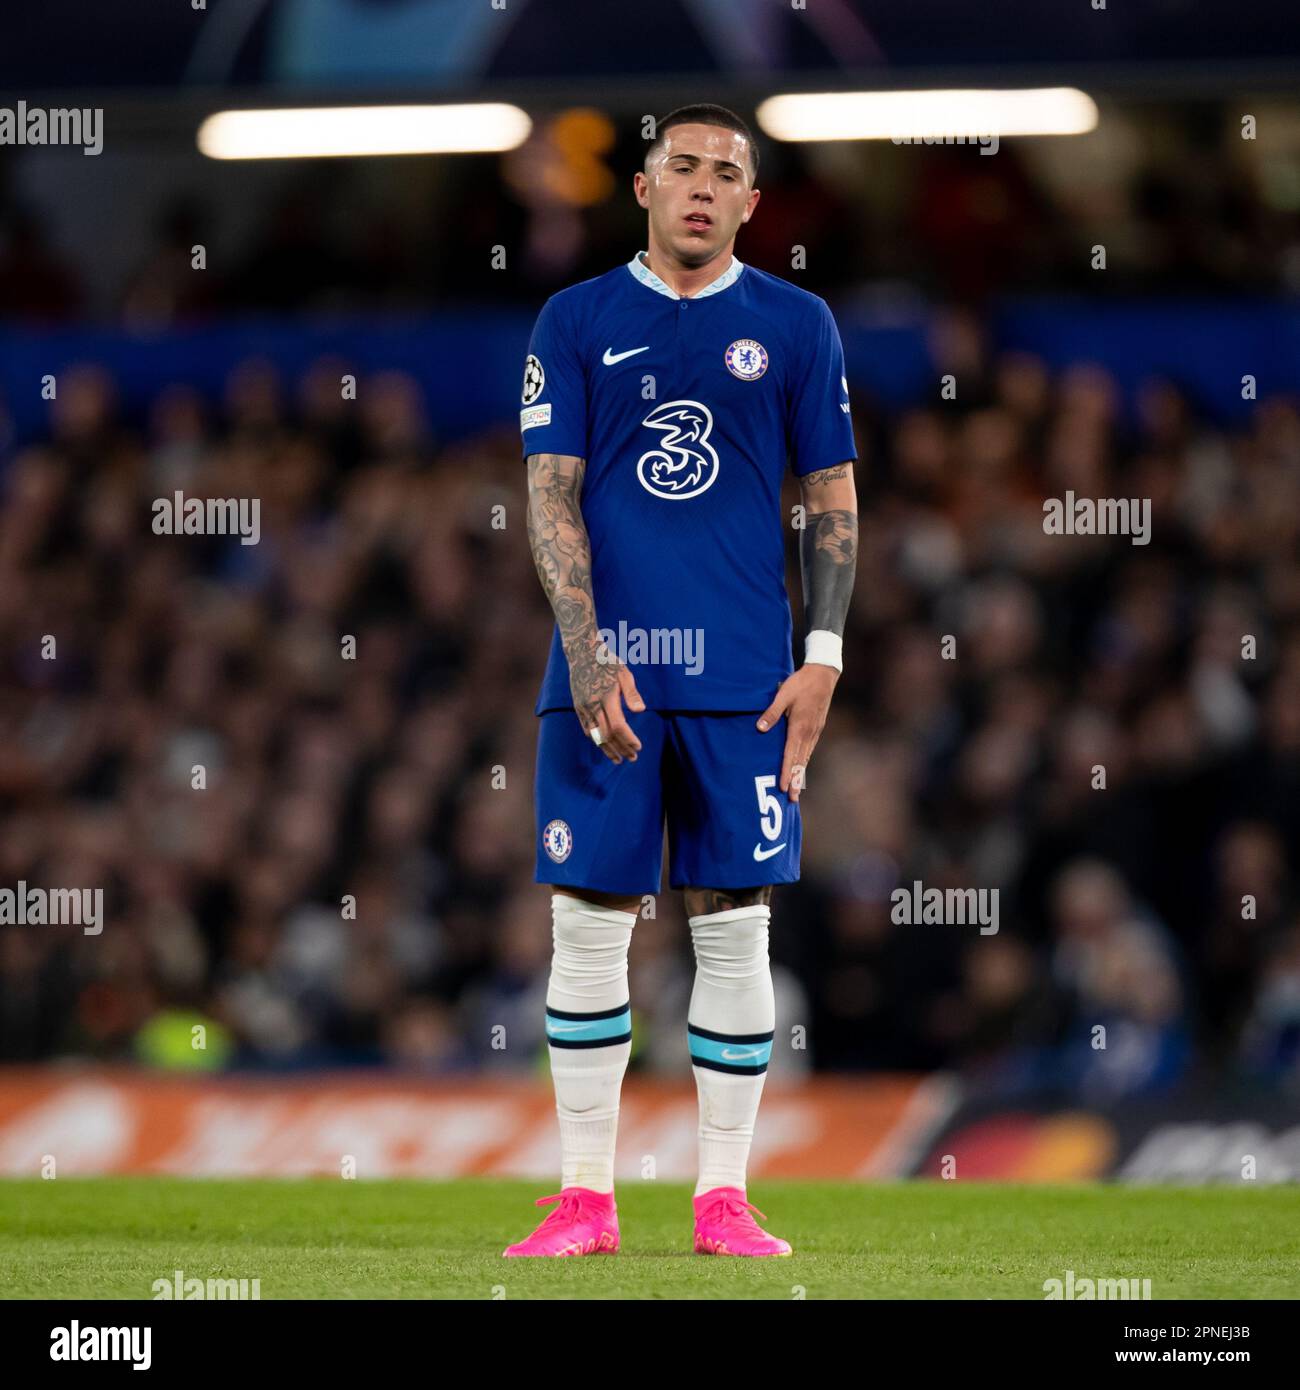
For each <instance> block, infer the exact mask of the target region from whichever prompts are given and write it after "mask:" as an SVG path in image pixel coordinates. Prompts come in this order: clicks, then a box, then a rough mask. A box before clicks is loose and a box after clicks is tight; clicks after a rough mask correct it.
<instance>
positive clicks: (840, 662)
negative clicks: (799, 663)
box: [803, 627, 844, 671]
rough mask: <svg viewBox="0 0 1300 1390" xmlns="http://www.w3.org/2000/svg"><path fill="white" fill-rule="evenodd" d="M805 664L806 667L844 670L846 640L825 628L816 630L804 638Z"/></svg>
mask: <svg viewBox="0 0 1300 1390" xmlns="http://www.w3.org/2000/svg"><path fill="white" fill-rule="evenodd" d="M803 664H804V665H805V666H808V665H814V666H833V667H834V668H835V669H836V670H837V671H843V670H844V638H843V637H841V636H839V635H838V633H834V632H828V631H827V630H826V629H825V628H820V627H819V628H814V629H813V631H812V632H810V633H809V634H808V636H807V637H805V638H804V643H803Z"/></svg>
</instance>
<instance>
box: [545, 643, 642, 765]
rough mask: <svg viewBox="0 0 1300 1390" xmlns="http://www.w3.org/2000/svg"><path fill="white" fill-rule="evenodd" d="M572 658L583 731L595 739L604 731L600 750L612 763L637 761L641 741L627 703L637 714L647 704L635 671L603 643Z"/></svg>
mask: <svg viewBox="0 0 1300 1390" xmlns="http://www.w3.org/2000/svg"><path fill="white" fill-rule="evenodd" d="M565 655H566V656H567V657H568V658H569V688H570V690H571V691H572V692H573V709H574V713H575V714H577V716H578V722H579V723H580V724H581V725H582V731H583V733H585V734H586V735H587V737H588V738H591V731H592V730H593V729H597V730H599V732H600V751H601V752H602V753H603V754H604V755H605V756H606V757H607V758H608V759H609V760H610V762H612V763H621V762H622V761H623V759H624V758H627V759H628V761H629V762H636V755H637V753H638V751H639V750H640V748H641V740H640V739H639V738H637V736H636V735H635V734H634V733H633V732H632V729H631V726H630V725H629V724H628V722H627V717H626V715H625V714H624V713H623V702H624V701H625V700H626V701H627V707H628V709H630V710H633V711H634V712H636V713H638V714H639V713H640V712H641V711H642V710H643V709H645V701H644V700H643V699H642V698H641V696H640V694H639V693H638V692H637V688H636V681H634V680H633V679H632V672H631V671H629V670H628V669H627V667H626V666H624V665H623V663H622V662H621V661H620V660H619V659H618V658H617V657H616V656H615V655H614V654H613V652H611V651H610V650H609V648H608V647H607V646H606V645H605V644H604V643H603V642H599V641H598V642H594V643H588V644H586V645H584V646H582V647H581V648H578V649H575V650H574V651H566V652H565Z"/></svg>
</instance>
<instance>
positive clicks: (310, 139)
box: [198, 102, 533, 159]
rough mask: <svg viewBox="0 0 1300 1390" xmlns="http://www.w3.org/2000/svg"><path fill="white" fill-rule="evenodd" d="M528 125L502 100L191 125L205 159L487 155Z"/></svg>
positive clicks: (245, 114) (248, 115)
mask: <svg viewBox="0 0 1300 1390" xmlns="http://www.w3.org/2000/svg"><path fill="white" fill-rule="evenodd" d="M532 125H533V123H532V121H531V120H529V118H528V116H527V114H526V113H525V112H523V111H521V110H520V109H519V107H517V106H510V105H508V104H506V103H504V102H476V103H473V104H463V105H450V106H319V107H294V108H271V109H267V110H261V111H217V112H215V113H214V114H213V115H211V116H209V117H208V118H207V119H206V120H205V121H204V122H203V124H202V125H201V126H200V127H199V133H198V146H199V149H200V151H201V152H202V153H203V154H205V155H207V156H208V158H209V159H339V158H349V157H360V156H367V155H370V156H374V155H397V154H492V153H495V152H497V151H500V150H512V149H514V148H515V147H516V146H517V145H522V144H523V142H524V141H525V140H526V139H527V138H528V133H529V131H531V130H532Z"/></svg>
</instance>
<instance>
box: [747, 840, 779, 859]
mask: <svg viewBox="0 0 1300 1390" xmlns="http://www.w3.org/2000/svg"><path fill="white" fill-rule="evenodd" d="M784 848H785V841H784V840H782V841H781V843H780V844H779V845H774V846H773V847H772V848H771V849H764V848H763V847H762V845H755V846H754V858H755V859H756V860H758V862H759V863H760V864H761V863H762V862H763V860H764V859H771V857H772V856H773V855H774V854H778V853H779V852H780V851H781V850H783V849H784Z"/></svg>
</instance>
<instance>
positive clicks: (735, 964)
mask: <svg viewBox="0 0 1300 1390" xmlns="http://www.w3.org/2000/svg"><path fill="white" fill-rule="evenodd" d="M771 915H772V913H771V909H770V908H769V907H765V906H762V905H758V906H754V907H734V908H730V909H728V910H727V911H726V912H711V913H708V914H707V915H705V916H701V917H692V918H691V919H690V926H691V943H692V945H693V946H694V947H695V988H694V990H693V991H692V993H691V1005H690V1009H689V1011H688V1013H687V1039H688V1041H689V1043H690V1049H691V1062H692V1070H693V1071H694V1073H695V1087H696V1091H697V1092H698V1094H699V1099H700V1130H699V1135H700V1174H699V1181H698V1182H697V1183H696V1184H695V1195H696V1196H697V1197H698V1196H700V1194H701V1193H704V1192H708V1191H709V1190H710V1189H712V1188H715V1187H739V1188H741V1189H742V1190H743V1189H744V1186H745V1165H746V1164H747V1163H748V1161H749V1147H750V1145H751V1144H752V1143H753V1140H754V1121H755V1119H756V1118H757V1116H758V1102H759V1100H760V1099H761V1098H762V1095H763V1082H764V1081H765V1080H766V1079H767V1063H768V1058H769V1057H770V1056H771V1053H772V1034H773V1030H774V1029H775V1027H776V998H775V995H774V994H773V991H772V970H771V966H770V965H769V964H768V957H767V928H768V922H769V920H770V918H771Z"/></svg>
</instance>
